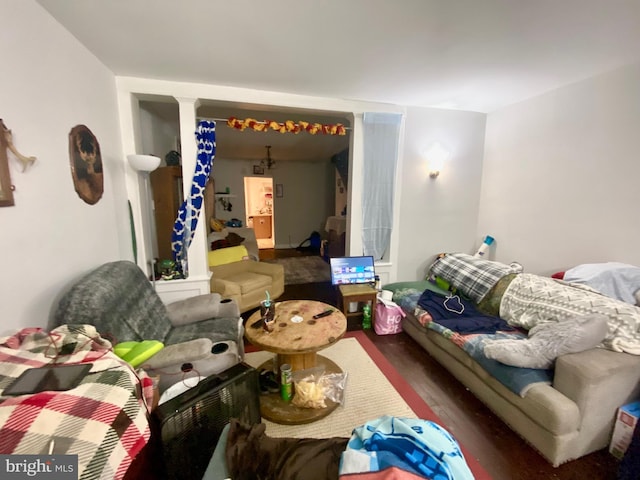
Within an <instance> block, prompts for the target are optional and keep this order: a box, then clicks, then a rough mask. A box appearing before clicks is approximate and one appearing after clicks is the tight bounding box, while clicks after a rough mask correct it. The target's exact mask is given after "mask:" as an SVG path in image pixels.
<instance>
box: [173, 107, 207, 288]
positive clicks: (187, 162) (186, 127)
mask: <svg viewBox="0 0 640 480" xmlns="http://www.w3.org/2000/svg"><path fill="white" fill-rule="evenodd" d="M176 100H177V101H178V105H179V112H180V145H181V147H182V186H183V190H184V195H185V197H186V196H188V194H189V192H190V191H191V183H192V181H193V174H194V172H195V169H196V163H197V162H196V161H197V157H198V145H197V143H196V126H197V123H196V109H197V108H198V104H199V100H197V99H194V98H184V97H176ZM207 221H208V219H206V218H205V213H204V207H203V208H202V211H201V212H200V217H199V218H198V225H197V226H196V231H195V232H194V235H193V240H192V241H191V245H190V246H189V250H188V252H187V254H188V260H189V278H190V279H192V280H194V281H196V280H202V279H205V280H206V281H207V282H208V281H209V277H210V274H209V267H208V263H207V246H206V236H207V235H206V228H205V224H206V222H207Z"/></svg>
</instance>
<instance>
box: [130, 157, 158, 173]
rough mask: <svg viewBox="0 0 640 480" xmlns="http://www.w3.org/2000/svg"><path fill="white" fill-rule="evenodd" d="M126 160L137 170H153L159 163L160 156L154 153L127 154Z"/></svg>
mask: <svg viewBox="0 0 640 480" xmlns="http://www.w3.org/2000/svg"><path fill="white" fill-rule="evenodd" d="M127 160H129V165H131V167H132V168H133V169H134V170H137V171H139V172H153V171H154V170H155V169H156V168H158V166H159V165H160V157H156V156H155V155H127Z"/></svg>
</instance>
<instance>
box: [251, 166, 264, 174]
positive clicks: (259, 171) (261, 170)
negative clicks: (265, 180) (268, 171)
mask: <svg viewBox="0 0 640 480" xmlns="http://www.w3.org/2000/svg"><path fill="white" fill-rule="evenodd" d="M253 174H254V175H264V167H263V166H262V165H254V166H253Z"/></svg>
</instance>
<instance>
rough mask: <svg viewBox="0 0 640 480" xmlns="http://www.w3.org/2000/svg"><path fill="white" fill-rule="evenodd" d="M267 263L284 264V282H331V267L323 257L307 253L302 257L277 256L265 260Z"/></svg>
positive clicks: (294, 283)
mask: <svg viewBox="0 0 640 480" xmlns="http://www.w3.org/2000/svg"><path fill="white" fill-rule="evenodd" d="M264 262H266V263H279V264H280V265H282V266H284V284H285V285H298V284H301V283H314V282H330V281H331V269H330V267H329V264H328V263H327V262H325V261H324V260H323V259H322V258H321V257H317V256H314V255H306V256H302V257H287V258H276V259H273V260H264Z"/></svg>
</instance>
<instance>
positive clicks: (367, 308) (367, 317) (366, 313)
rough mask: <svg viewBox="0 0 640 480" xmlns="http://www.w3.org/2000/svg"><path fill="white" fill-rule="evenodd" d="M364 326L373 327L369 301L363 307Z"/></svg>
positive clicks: (365, 327) (364, 327) (366, 327)
mask: <svg viewBox="0 0 640 480" xmlns="http://www.w3.org/2000/svg"><path fill="white" fill-rule="evenodd" d="M362 328H363V329H364V330H366V329H369V328H371V305H369V304H368V303H365V304H364V307H362Z"/></svg>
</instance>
